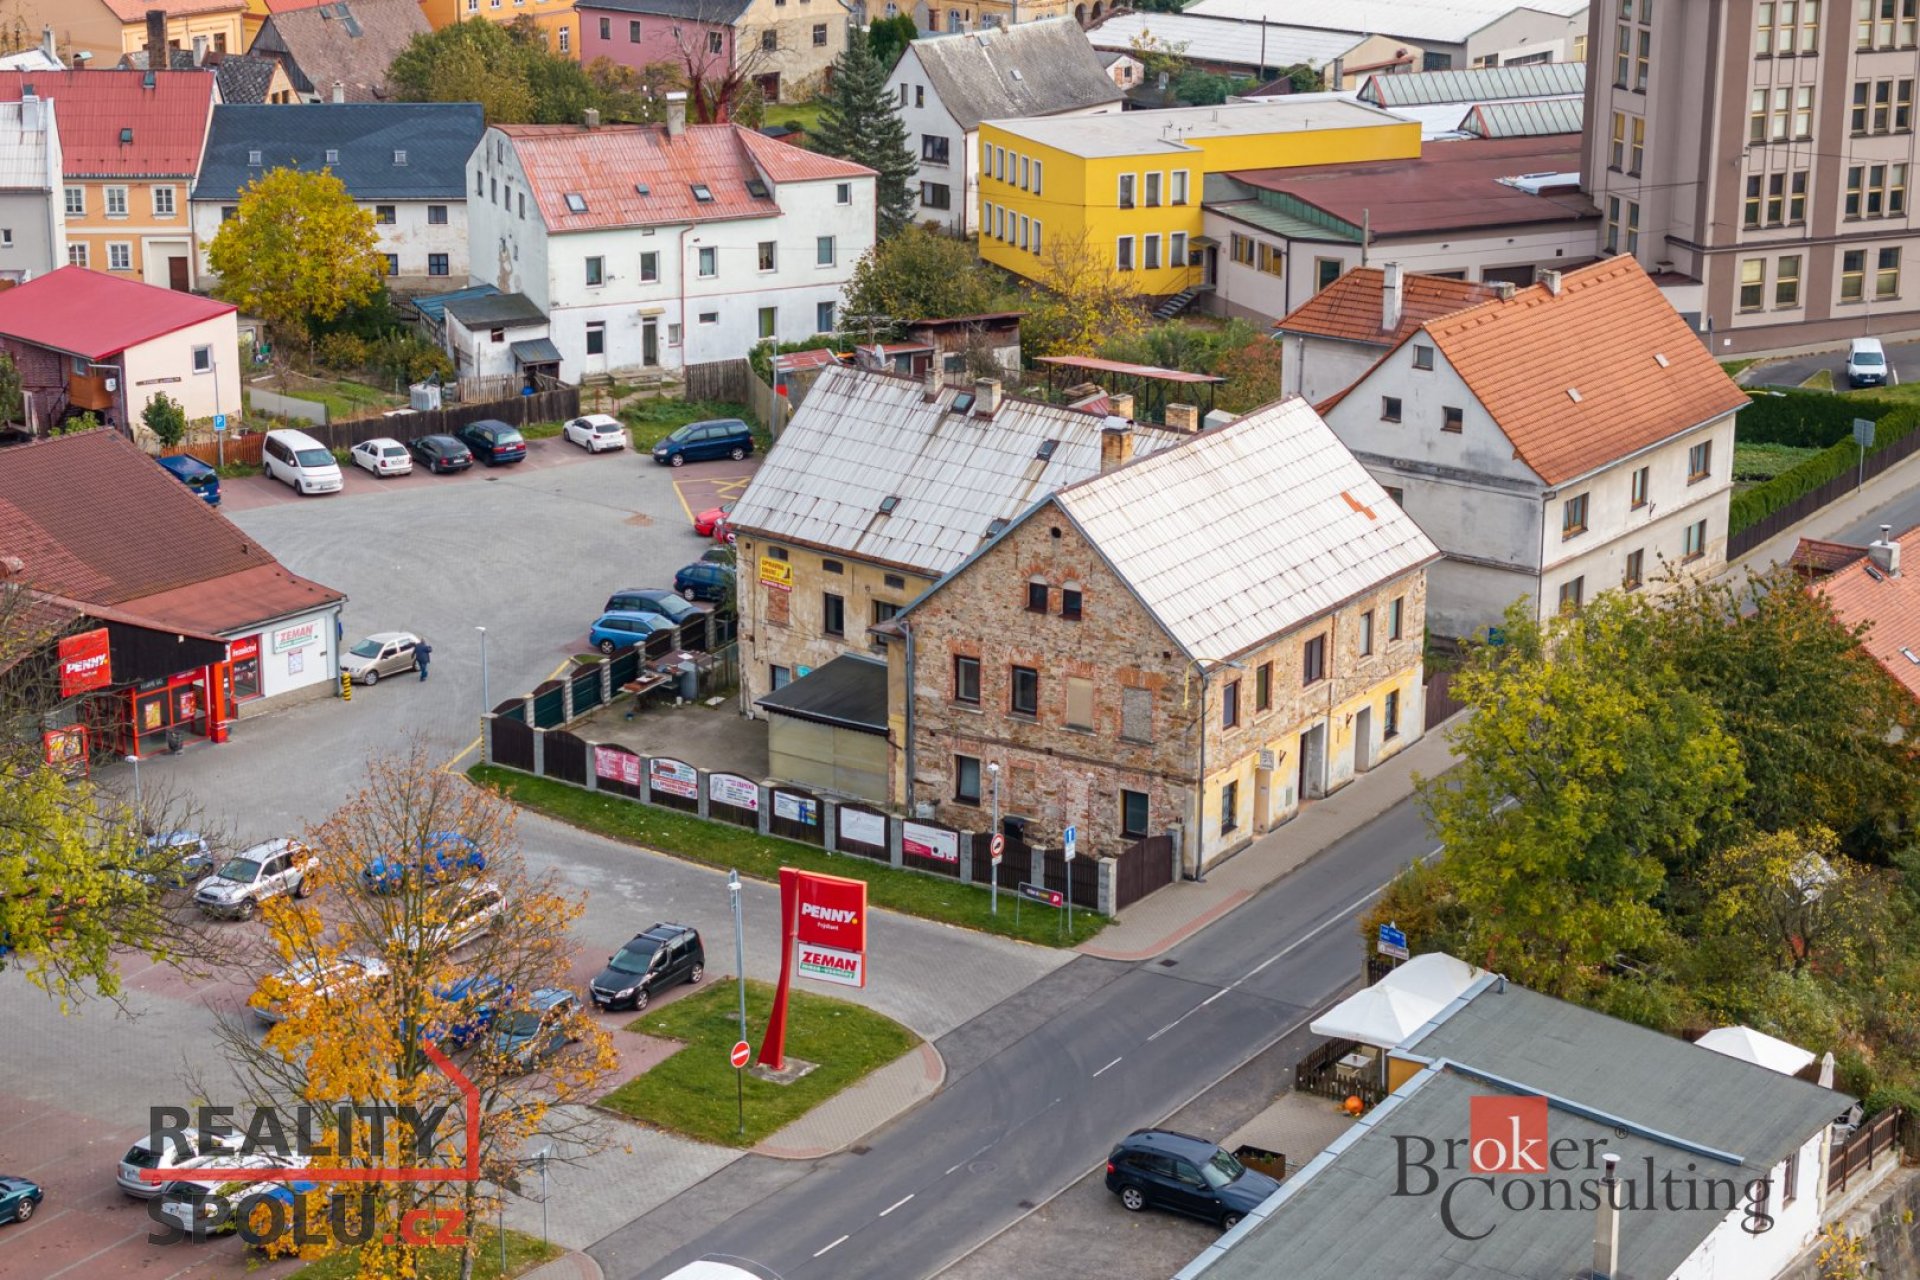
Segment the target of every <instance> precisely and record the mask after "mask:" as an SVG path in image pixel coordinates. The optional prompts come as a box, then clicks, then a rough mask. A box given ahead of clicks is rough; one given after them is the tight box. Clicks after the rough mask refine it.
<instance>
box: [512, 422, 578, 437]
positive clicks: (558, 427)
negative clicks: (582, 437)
mask: <svg viewBox="0 0 1920 1280" xmlns="http://www.w3.org/2000/svg"><path fill="white" fill-rule="evenodd" d="M566 427H567V424H566V423H564V422H535V423H532V424H531V425H529V426H524V427H521V428H520V429H519V430H520V434H521V435H523V436H525V437H526V438H527V439H529V440H551V439H553V438H554V437H555V436H557V435H559V434H560V433H561V432H562V431H564V430H566Z"/></svg>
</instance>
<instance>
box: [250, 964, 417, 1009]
mask: <svg viewBox="0 0 1920 1280" xmlns="http://www.w3.org/2000/svg"><path fill="white" fill-rule="evenodd" d="M386 976H387V966H386V965H385V964H384V963H383V962H381V961H379V960H376V959H374V958H373V957H372V956H362V955H344V956H341V957H339V958H338V959H335V960H326V961H303V962H302V963H300V964H297V965H294V966H293V967H292V968H291V969H282V970H281V971H280V972H278V973H274V974H269V975H268V976H267V977H265V978H263V979H261V980H260V986H259V987H258V989H256V990H255V991H254V993H253V994H252V995H251V996H248V997H247V1006H248V1007H249V1008H251V1009H252V1010H253V1016H254V1017H256V1018H258V1019H260V1021H262V1022H264V1023H267V1024H268V1025H269V1026H271V1025H272V1024H274V1023H276V1022H284V1021H286V1017H287V997H288V996H290V995H292V994H293V989H294V988H296V987H298V988H301V989H303V990H305V991H308V992H310V993H311V994H313V995H316V996H319V997H320V998H322V999H327V1000H331V999H333V998H335V997H339V996H345V995H347V994H348V993H350V992H352V991H353V990H354V989H355V988H357V987H362V986H365V985H366V984H368V983H370V982H378V981H379V980H380V979H382V978H384V977H386Z"/></svg>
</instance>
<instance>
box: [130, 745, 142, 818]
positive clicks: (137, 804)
mask: <svg viewBox="0 0 1920 1280" xmlns="http://www.w3.org/2000/svg"><path fill="white" fill-rule="evenodd" d="M127 763H128V764H130V765H132V766H133V808H134V812H135V813H138V812H139V811H140V810H142V809H144V808H146V805H145V804H144V803H143V802H142V801H141V799H140V757H139V756H138V755H130V756H128V757H127Z"/></svg>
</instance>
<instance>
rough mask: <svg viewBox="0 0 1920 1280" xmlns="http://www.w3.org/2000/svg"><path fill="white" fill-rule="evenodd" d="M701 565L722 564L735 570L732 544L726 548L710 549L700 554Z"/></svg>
mask: <svg viewBox="0 0 1920 1280" xmlns="http://www.w3.org/2000/svg"><path fill="white" fill-rule="evenodd" d="M700 563H701V564H722V565H725V566H726V567H727V568H729V569H731V568H733V563H734V554H733V546H732V544H731V543H729V544H728V545H727V546H724V547H708V548H707V549H706V550H705V551H702V552H701V553H700Z"/></svg>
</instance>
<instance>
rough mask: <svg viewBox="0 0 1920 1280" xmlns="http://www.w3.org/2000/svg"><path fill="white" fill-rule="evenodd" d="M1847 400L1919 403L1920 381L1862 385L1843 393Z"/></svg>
mask: <svg viewBox="0 0 1920 1280" xmlns="http://www.w3.org/2000/svg"><path fill="white" fill-rule="evenodd" d="M1843 394H1844V396H1845V397H1846V398H1847V399H1849V400H1894V401H1898V402H1899V403H1901V404H1920V382H1902V383H1900V384H1898V385H1897V386H1891V387H1862V388H1860V389H1859V390H1858V391H1848V392H1844V393H1843Z"/></svg>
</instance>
